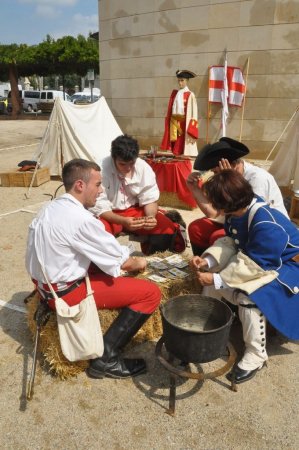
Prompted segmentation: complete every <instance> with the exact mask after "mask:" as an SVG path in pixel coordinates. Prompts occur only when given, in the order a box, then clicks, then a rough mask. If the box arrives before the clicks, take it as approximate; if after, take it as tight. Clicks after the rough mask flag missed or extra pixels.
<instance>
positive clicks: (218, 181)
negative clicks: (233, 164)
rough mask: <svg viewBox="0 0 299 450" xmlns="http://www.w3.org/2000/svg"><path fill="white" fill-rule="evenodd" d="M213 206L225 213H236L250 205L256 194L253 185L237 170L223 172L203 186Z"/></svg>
mask: <svg viewBox="0 0 299 450" xmlns="http://www.w3.org/2000/svg"><path fill="white" fill-rule="evenodd" d="M203 190H204V193H205V194H206V196H207V197H208V200H209V201H210V202H211V204H212V206H213V207H214V208H215V209H217V210H218V211H219V210H220V209H223V210H224V212H225V213H230V212H235V211H238V210H239V209H242V208H246V207H247V206H249V205H250V203H251V201H252V199H253V197H254V193H253V190H252V187H251V185H250V184H249V183H248V181H247V180H245V178H244V177H243V175H241V174H240V173H239V172H237V171H236V170H232V169H227V170H222V171H221V172H219V173H217V174H216V175H214V176H212V177H211V178H210V179H209V180H208V181H206V182H205V183H204V185H203Z"/></svg>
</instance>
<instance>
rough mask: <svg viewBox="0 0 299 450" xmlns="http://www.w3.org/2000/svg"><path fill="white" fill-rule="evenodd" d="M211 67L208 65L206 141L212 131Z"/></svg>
mask: <svg viewBox="0 0 299 450" xmlns="http://www.w3.org/2000/svg"><path fill="white" fill-rule="evenodd" d="M210 69H211V66H209V67H208V106H207V132H206V143H208V142H209V131H210V113H211V111H210Z"/></svg>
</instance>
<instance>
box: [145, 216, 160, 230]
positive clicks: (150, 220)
mask: <svg viewBox="0 0 299 450" xmlns="http://www.w3.org/2000/svg"><path fill="white" fill-rule="evenodd" d="M143 219H145V221H144V225H143V228H144V229H145V230H152V229H153V228H155V226H156V225H157V219H156V218H155V217H154V216H145V217H143Z"/></svg>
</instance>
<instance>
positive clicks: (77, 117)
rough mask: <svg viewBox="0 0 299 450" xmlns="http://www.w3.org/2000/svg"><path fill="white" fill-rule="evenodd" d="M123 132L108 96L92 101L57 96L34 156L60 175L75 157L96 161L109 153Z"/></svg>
mask: <svg viewBox="0 0 299 450" xmlns="http://www.w3.org/2000/svg"><path fill="white" fill-rule="evenodd" d="M121 134H123V133H122V131H121V129H120V128H119V126H118V124H117V122H116V120H115V118H114V116H113V114H112V112H111V111H110V108H109V106H108V105H107V102H106V100H105V97H101V98H100V99H99V100H98V101H96V102H95V103H91V104H90V105H74V104H73V103H71V102H68V101H64V100H62V99H60V98H57V99H56V100H55V104H54V107H53V111H52V114H51V116H50V118H49V123H48V126H47V129H46V131H45V133H44V136H43V138H42V141H41V143H40V145H39V147H38V149H37V151H36V153H35V155H34V156H33V158H32V159H33V160H34V161H39V163H40V166H41V167H48V168H49V170H50V174H51V175H61V172H62V166H63V164H65V163H66V162H68V161H70V160H71V159H74V158H83V159H88V160H90V161H95V162H96V163H98V164H99V165H101V162H102V159H103V158H105V157H106V156H108V155H109V154H110V149H111V141H113V139H115V138H116V137H117V136H119V135H121Z"/></svg>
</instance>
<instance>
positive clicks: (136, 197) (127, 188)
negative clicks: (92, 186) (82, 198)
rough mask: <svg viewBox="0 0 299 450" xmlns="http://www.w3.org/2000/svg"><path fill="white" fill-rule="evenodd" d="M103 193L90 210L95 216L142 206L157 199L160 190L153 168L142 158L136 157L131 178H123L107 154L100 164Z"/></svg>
mask: <svg viewBox="0 0 299 450" xmlns="http://www.w3.org/2000/svg"><path fill="white" fill-rule="evenodd" d="M102 187H103V193H102V194H101V195H100V196H99V197H98V199H97V202H96V205H95V206H94V207H93V208H90V211H91V212H92V213H93V214H95V215H96V216H100V215H101V214H103V213H104V212H107V211H112V210H115V209H120V210H125V209H128V208H130V207H131V206H134V205H138V206H144V205H148V204H149V203H153V202H156V201H158V199H159V196H160V191H159V188H158V185H157V182H156V175H155V172H154V171H153V169H152V168H151V167H150V165H149V164H147V163H146V162H145V161H143V159H141V158H137V159H136V163H135V166H134V171H133V176H132V178H125V177H123V176H121V175H120V174H119V172H118V171H117V169H116V167H115V164H114V161H113V158H112V157H111V156H108V157H107V158H105V159H104V160H103V164H102Z"/></svg>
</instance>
